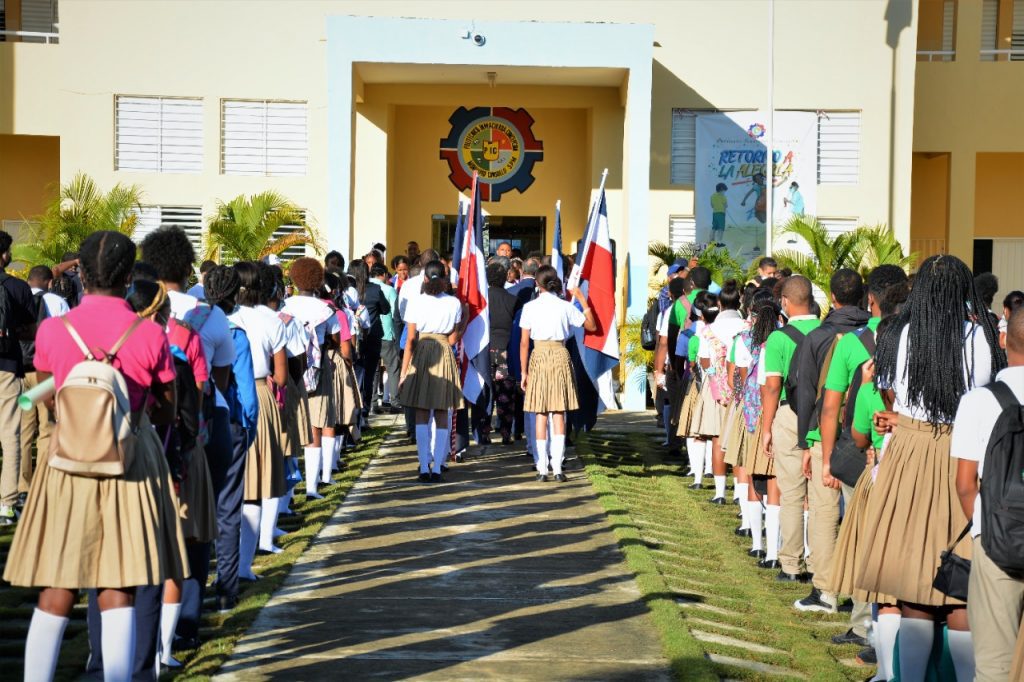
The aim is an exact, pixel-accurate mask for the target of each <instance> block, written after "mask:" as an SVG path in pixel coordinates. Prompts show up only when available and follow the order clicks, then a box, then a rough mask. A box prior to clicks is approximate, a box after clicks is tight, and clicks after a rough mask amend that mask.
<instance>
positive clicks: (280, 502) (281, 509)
mask: <svg viewBox="0 0 1024 682" xmlns="http://www.w3.org/2000/svg"><path fill="white" fill-rule="evenodd" d="M294 490H295V488H289V490H288V492H286V493H285V494H284V495H282V496H281V497H279V498H277V515H278V517H280V516H281V515H282V514H286V513H287V512H290V511H291V509H289V508H288V505H290V504H291V503H292V491H294ZM274 532H275V533H277V529H276V528H275V529H274Z"/></svg>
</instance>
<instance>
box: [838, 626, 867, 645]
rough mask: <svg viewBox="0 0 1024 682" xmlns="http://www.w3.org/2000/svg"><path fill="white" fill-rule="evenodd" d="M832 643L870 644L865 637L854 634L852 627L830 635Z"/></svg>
mask: <svg viewBox="0 0 1024 682" xmlns="http://www.w3.org/2000/svg"><path fill="white" fill-rule="evenodd" d="M832 643H833V644H856V645H857V646H859V647H867V646H871V643H870V642H868V639H867V637H861V636H860V635H858V634H856V633H855V632H854V631H853V628H850V629H849V630H847V631H846V632H844V633H843V634H841V635H832Z"/></svg>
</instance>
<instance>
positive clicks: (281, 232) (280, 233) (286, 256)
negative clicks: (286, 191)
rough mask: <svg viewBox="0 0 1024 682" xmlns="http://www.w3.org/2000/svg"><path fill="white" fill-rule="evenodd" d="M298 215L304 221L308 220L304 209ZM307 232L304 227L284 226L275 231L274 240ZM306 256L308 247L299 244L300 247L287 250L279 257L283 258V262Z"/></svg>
mask: <svg viewBox="0 0 1024 682" xmlns="http://www.w3.org/2000/svg"><path fill="white" fill-rule="evenodd" d="M298 213H299V215H300V216H301V217H302V220H305V219H306V211H305V210H304V209H300V210H299V211H298ZM305 232H306V228H304V227H302V226H301V225H282V226H281V227H279V228H278V229H277V230H275V231H274V239H278V238H280V237H286V236H288V235H290V234H295V233H305ZM305 255H306V245H305V244H299V245H298V246H292V247H290V248H287V249H285V250H284V251H282V252H281V253H280V254H279V257H280V258H281V260H294V259H296V258H302V257H303V256H305Z"/></svg>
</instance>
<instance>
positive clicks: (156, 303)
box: [139, 282, 167, 318]
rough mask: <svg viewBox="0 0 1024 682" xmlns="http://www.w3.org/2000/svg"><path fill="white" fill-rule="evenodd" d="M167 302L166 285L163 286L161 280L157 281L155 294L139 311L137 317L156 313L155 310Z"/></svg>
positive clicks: (145, 316) (151, 315) (148, 316)
mask: <svg viewBox="0 0 1024 682" xmlns="http://www.w3.org/2000/svg"><path fill="white" fill-rule="evenodd" d="M166 302H167V287H165V286H164V283H163V282H157V291H156V296H154V297H153V302H152V303H150V304H149V306H148V307H147V308H145V309H144V310H142V311H141V312H140V313H139V317H142V318H150V317H153V316H154V315H156V314H157V312H158V311H159V310H160V309H161V308H163V307H164V303H166Z"/></svg>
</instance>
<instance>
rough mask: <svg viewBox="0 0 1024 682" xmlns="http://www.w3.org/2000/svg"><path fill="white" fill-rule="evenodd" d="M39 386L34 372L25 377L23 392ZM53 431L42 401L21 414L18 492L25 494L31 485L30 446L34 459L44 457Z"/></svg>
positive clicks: (51, 422) (50, 418) (49, 416)
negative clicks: (33, 449) (34, 450)
mask: <svg viewBox="0 0 1024 682" xmlns="http://www.w3.org/2000/svg"><path fill="white" fill-rule="evenodd" d="M38 385H39V378H38V376H37V375H36V373H35V372H29V373H28V374H26V375H25V390H26V391H28V390H29V389H31V388H34V387H35V386H38ZM52 431H53V420H52V417H51V415H50V410H48V409H47V408H46V405H44V404H43V403H42V401H40V402H38V403H36V406H35V407H34V408H33V409H31V410H29V411H27V412H25V411H22V412H21V476H20V478H19V479H18V492H19V493H27V492H28V489H29V486H30V485H31V484H32V471H33V470H34V468H33V466H32V446H33V445H34V446H35V448H36V457H45V456H46V454H47V452H48V451H49V447H50V433H51V432H52Z"/></svg>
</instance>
